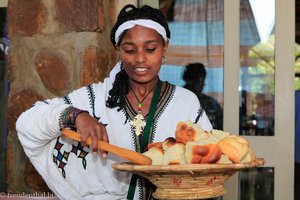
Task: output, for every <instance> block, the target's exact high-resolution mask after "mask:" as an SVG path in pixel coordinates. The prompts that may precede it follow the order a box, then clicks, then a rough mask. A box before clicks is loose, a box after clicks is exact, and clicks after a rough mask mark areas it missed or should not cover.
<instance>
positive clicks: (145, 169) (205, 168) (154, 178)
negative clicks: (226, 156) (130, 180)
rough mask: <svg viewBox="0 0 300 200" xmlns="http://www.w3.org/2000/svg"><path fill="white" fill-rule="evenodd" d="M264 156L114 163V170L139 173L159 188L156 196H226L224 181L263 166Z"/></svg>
mask: <svg viewBox="0 0 300 200" xmlns="http://www.w3.org/2000/svg"><path fill="white" fill-rule="evenodd" d="M264 163H265V161H264V159H262V158H258V159H256V160H255V161H254V162H251V163H246V164H186V165H134V164H131V163H115V164H113V165H112V167H113V168H114V169H117V170H121V171H128V172H131V173H134V174H138V175H140V176H142V177H144V178H146V179H148V180H149V181H151V182H152V183H153V184H154V185H155V186H156V187H157V189H156V191H155V192H154V193H153V197H154V198H157V199H181V200H182V199H207V198H213V197H218V196H223V195H224V194H225V193H226V190H225V188H224V186H223V183H224V182H225V181H226V180H227V179H228V178H229V177H231V176H232V175H233V174H235V173H236V172H238V171H241V170H244V169H249V168H253V167H258V166H262V165H264Z"/></svg>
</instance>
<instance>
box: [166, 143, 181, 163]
mask: <svg viewBox="0 0 300 200" xmlns="http://www.w3.org/2000/svg"><path fill="white" fill-rule="evenodd" d="M185 163H186V161H185V145H184V144H182V143H179V142H176V143H174V144H173V145H171V146H168V148H167V149H166V150H165V154H164V158H163V164H164V165H179V164H185Z"/></svg>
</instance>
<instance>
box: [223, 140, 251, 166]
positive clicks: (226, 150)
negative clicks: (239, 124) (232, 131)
mask: <svg viewBox="0 0 300 200" xmlns="http://www.w3.org/2000/svg"><path fill="white" fill-rule="evenodd" d="M219 146H220V148H221V150H222V153H223V154H225V155H226V156H227V157H228V158H229V159H230V160H231V161H232V162H233V163H238V162H240V161H241V160H242V159H243V158H244V157H245V156H246V155H247V153H248V152H249V143H248V141H247V140H246V139H245V138H242V137H239V136H236V135H230V136H227V137H224V138H223V139H222V140H221V141H220V142H219Z"/></svg>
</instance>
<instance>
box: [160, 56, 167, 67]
mask: <svg viewBox="0 0 300 200" xmlns="http://www.w3.org/2000/svg"><path fill="white" fill-rule="evenodd" d="M166 63H167V58H166V56H165V55H163V57H162V59H161V64H163V65H164V64H166Z"/></svg>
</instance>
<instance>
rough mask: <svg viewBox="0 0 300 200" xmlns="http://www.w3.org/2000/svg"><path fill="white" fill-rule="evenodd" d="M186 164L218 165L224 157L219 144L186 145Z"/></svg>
mask: <svg viewBox="0 0 300 200" xmlns="http://www.w3.org/2000/svg"><path fill="white" fill-rule="evenodd" d="M185 156H186V162H187V163H190V164H207V163H216V162H218V161H219V160H220V158H221V156H222V151H221V148H220V147H219V145H218V144H206V145H199V144H198V143H197V142H188V143H187V144H186V153H185Z"/></svg>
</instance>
